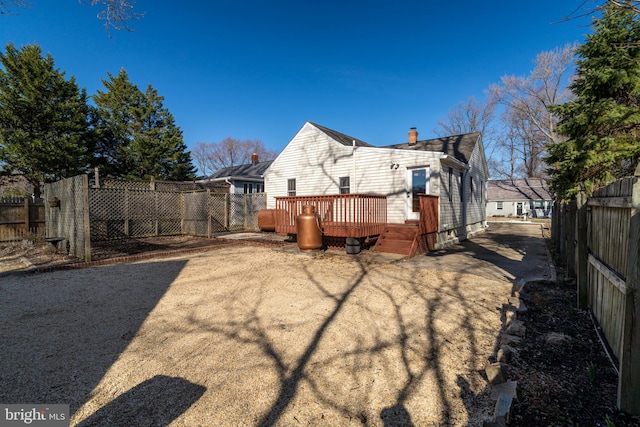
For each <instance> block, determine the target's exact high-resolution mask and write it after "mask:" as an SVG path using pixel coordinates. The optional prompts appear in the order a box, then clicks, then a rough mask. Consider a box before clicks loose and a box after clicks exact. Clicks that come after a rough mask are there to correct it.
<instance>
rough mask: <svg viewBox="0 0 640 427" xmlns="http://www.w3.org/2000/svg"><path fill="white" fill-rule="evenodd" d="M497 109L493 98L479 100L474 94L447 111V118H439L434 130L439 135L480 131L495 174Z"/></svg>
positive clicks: (491, 170)
mask: <svg viewBox="0 0 640 427" xmlns="http://www.w3.org/2000/svg"><path fill="white" fill-rule="evenodd" d="M495 111H496V103H495V102H494V101H493V99H488V100H485V101H478V100H476V99H475V98H474V97H473V96H471V97H469V99H468V100H467V101H466V102H464V101H461V102H459V103H457V104H456V105H455V106H453V107H452V108H451V109H450V110H449V112H448V113H447V118H446V119H445V120H438V126H437V127H436V128H435V129H434V130H433V131H434V132H435V133H436V135H438V136H449V135H461V134H465V133H471V132H480V134H481V135H482V142H483V144H484V149H485V153H486V156H487V162H488V167H489V174H490V175H495V172H497V171H498V169H496V170H494V167H498V165H499V162H492V161H491V159H492V157H493V153H494V151H495V146H496V144H495V139H496V135H497V134H496V130H495V120H494V118H495Z"/></svg>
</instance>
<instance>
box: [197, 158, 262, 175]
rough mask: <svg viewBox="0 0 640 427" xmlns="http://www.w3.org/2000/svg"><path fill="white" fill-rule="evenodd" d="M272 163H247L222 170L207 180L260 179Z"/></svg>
mask: <svg viewBox="0 0 640 427" xmlns="http://www.w3.org/2000/svg"><path fill="white" fill-rule="evenodd" d="M271 163H273V160H269V161H266V162H258V163H255V164H253V163H249V164H246V165H239V166H231V167H228V168H222V169H220V170H218V171H216V172H215V173H214V174H212V175H211V176H209V178H208V179H219V178H228V177H234V178H238V177H246V178H262V176H263V175H264V173H265V171H266V170H267V168H268V167H269V166H270V165H271Z"/></svg>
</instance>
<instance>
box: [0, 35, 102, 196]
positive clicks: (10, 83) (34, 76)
mask: <svg viewBox="0 0 640 427" xmlns="http://www.w3.org/2000/svg"><path fill="white" fill-rule="evenodd" d="M0 62H1V63H2V66H3V69H0V165H2V173H4V174H10V173H19V174H22V175H24V176H25V177H26V178H27V180H28V181H29V183H30V184H31V185H32V186H33V188H34V192H35V195H36V196H39V195H40V185H41V184H42V183H43V182H51V181H55V180H58V179H60V178H65V177H69V176H73V175H77V174H78V173H81V172H83V171H85V170H86V168H87V167H88V166H89V165H90V156H91V153H92V144H91V142H92V138H91V132H90V130H89V124H88V117H89V107H88V105H87V95H86V92H85V91H84V89H83V90H82V91H80V90H79V88H78V85H77V84H76V82H75V79H74V78H73V77H71V78H70V79H69V80H65V74H64V72H61V71H59V70H57V69H56V68H54V61H53V58H52V57H51V55H47V57H46V58H45V57H43V56H42V51H41V49H40V47H39V46H37V45H27V46H24V47H23V48H22V49H20V50H18V49H17V48H16V47H15V46H14V45H13V44H12V43H9V44H8V45H7V47H6V52H5V53H4V54H1V53H0Z"/></svg>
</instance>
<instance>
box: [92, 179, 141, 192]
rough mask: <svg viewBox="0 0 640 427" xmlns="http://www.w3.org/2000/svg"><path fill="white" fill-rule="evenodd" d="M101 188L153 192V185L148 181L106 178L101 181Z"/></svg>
mask: <svg viewBox="0 0 640 427" xmlns="http://www.w3.org/2000/svg"><path fill="white" fill-rule="evenodd" d="M100 188H101V189H106V188H111V189H119V190H151V184H150V183H149V182H148V181H129V180H126V179H118V178H106V179H103V180H100Z"/></svg>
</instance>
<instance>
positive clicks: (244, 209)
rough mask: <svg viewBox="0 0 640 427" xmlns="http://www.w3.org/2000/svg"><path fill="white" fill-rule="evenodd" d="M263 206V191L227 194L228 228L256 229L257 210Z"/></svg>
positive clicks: (231, 229) (264, 196)
mask: <svg viewBox="0 0 640 427" xmlns="http://www.w3.org/2000/svg"><path fill="white" fill-rule="evenodd" d="M265 207H266V194H265V193H252V194H229V206H228V209H229V214H228V215H229V230H230V231H240V230H258V211H260V209H264V208H265Z"/></svg>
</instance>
